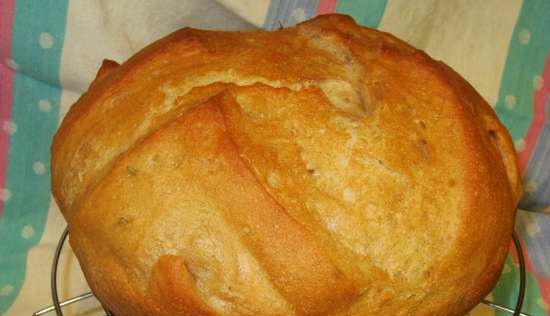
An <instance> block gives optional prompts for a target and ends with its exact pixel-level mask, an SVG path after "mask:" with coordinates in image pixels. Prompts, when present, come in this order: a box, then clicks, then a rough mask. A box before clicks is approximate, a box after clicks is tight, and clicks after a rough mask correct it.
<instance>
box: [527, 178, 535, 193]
mask: <svg viewBox="0 0 550 316" xmlns="http://www.w3.org/2000/svg"><path fill="white" fill-rule="evenodd" d="M524 190H525V192H527V193H533V192H536V191H537V190H538V184H537V183H536V182H535V181H534V180H530V181H528V182H527V183H526V184H525V188H524Z"/></svg>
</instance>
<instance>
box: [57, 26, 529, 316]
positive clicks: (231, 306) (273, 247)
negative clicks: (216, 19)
mask: <svg viewBox="0 0 550 316" xmlns="http://www.w3.org/2000/svg"><path fill="white" fill-rule="evenodd" d="M52 177H53V180H52V181H53V193H54V196H55V199H56V201H57V203H58V205H59V207H60V209H61V211H62V212H63V214H64V216H65V218H66V220H67V222H68V224H69V230H70V243H71V245H72V247H73V250H74V252H75V254H76V256H77V257H78V260H79V262H80V264H81V266H82V270H83V272H84V274H85V276H86V279H87V281H88V283H89V285H90V287H91V288H92V290H93V292H94V294H95V295H96V296H97V297H98V298H99V299H100V301H101V302H102V303H103V304H104V305H105V306H106V307H107V308H109V309H110V310H111V311H112V312H113V313H114V314H115V315H117V316H149V315H159V316H177V315H189V316H191V315H193V316H197V315H209V316H210V315H296V316H298V315H339V316H340V315H341V316H344V315H349V316H351V315H357V316H359V315H392V316H393V315H395V316H398V315H420V316H422V315H430V316H433V315H463V314H464V313H466V312H467V311H468V310H470V309H471V308H472V307H473V306H475V305H476V304H477V303H478V302H479V301H480V300H481V299H482V298H483V297H484V296H485V295H486V294H487V293H488V292H489V291H490V290H491V288H492V287H493V286H494V284H495V282H496V280H497V279H498V277H499V275H500V272H501V269H502V265H503V261H504V259H505V256H506V253H507V250H508V246H509V242H510V237H511V233H512V229H513V222H514V215H515V206H516V203H517V201H518V198H519V196H520V194H521V184H520V178H519V175H518V170H517V167H516V156H515V152H514V148H513V145H512V142H511V140H510V136H509V135H508V133H507V131H506V129H505V128H504V127H503V125H502V124H501V123H500V122H499V120H498V119H497V117H496V116H495V113H494V112H493V110H492V109H491V108H490V106H489V105H488V104H487V103H486V102H485V101H484V100H483V99H482V98H481V97H480V95H479V94H478V93H477V92H476V91H475V90H474V89H473V88H472V87H471V86H470V85H469V84H468V83H467V82H466V81H465V80H464V79H462V78H461V77H460V76H459V75H458V74H457V73H455V72H454V71H453V70H452V69H451V68H449V67H448V66H446V65H445V64H443V63H441V62H437V61H434V60H432V59H431V58H430V57H429V56H427V55H426V54H425V53H424V52H422V51H419V50H417V49H415V48H413V47H411V46H409V45H408V44H406V43H404V42H402V41H400V40H398V39H397V38H395V37H393V36H392V35H389V34H386V33H383V32H379V31H376V30H372V29H369V28H366V27H361V26H359V25H357V24H356V23H355V22H354V21H353V20H352V19H351V18H349V17H347V16H341V15H327V16H321V17H318V18H315V19H313V20H310V21H307V22H305V23H302V24H299V25H297V26H296V27H292V28H287V29H280V30H278V31H275V32H265V31H255V32H217V31H201V30H195V29H189V28H186V29H182V30H179V31H177V32H175V33H173V34H171V35H169V36H167V37H166V38H164V39H161V40H159V41H157V42H156V43H153V44H151V45H150V46H148V47H146V48H145V49H143V50H142V51H141V52H139V53H138V54H136V55H135V56H133V57H132V58H130V59H129V60H128V61H126V62H125V63H123V64H121V65H118V64H116V63H114V62H110V61H106V62H105V63H104V64H103V66H102V67H101V69H100V70H99V72H98V75H97V78H96V79H95V81H94V82H93V83H92V84H91V85H90V88H89V90H88V91H87V92H86V93H85V94H84V95H82V97H81V98H80V99H79V100H78V101H77V102H76V103H75V104H74V105H73V106H72V108H71V109H70V111H69V113H68V114H67V115H66V117H65V119H64V120H63V123H62V124H61V127H60V128H59V131H58V132H57V134H56V136H55V139H54V144H53V147H52Z"/></svg>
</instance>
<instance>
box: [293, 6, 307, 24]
mask: <svg viewBox="0 0 550 316" xmlns="http://www.w3.org/2000/svg"><path fill="white" fill-rule="evenodd" d="M292 17H293V18H294V21H296V22H302V21H304V20H305V19H306V13H305V12H304V9H302V8H296V9H294V10H292Z"/></svg>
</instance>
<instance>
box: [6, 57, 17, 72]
mask: <svg viewBox="0 0 550 316" xmlns="http://www.w3.org/2000/svg"><path fill="white" fill-rule="evenodd" d="M5 62H6V65H8V67H10V68H11V69H13V70H17V69H19V64H18V63H16V62H15V60H13V59H11V58H6V60H5Z"/></svg>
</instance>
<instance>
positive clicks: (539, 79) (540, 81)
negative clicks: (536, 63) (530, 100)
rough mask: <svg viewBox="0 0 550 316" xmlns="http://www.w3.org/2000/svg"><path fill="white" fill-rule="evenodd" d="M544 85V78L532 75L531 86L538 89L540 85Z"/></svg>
mask: <svg viewBox="0 0 550 316" xmlns="http://www.w3.org/2000/svg"><path fill="white" fill-rule="evenodd" d="M543 85H544V79H542V77H541V76H534V77H533V88H534V89H535V90H537V91H538V90H540V88H542V86H543Z"/></svg>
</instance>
